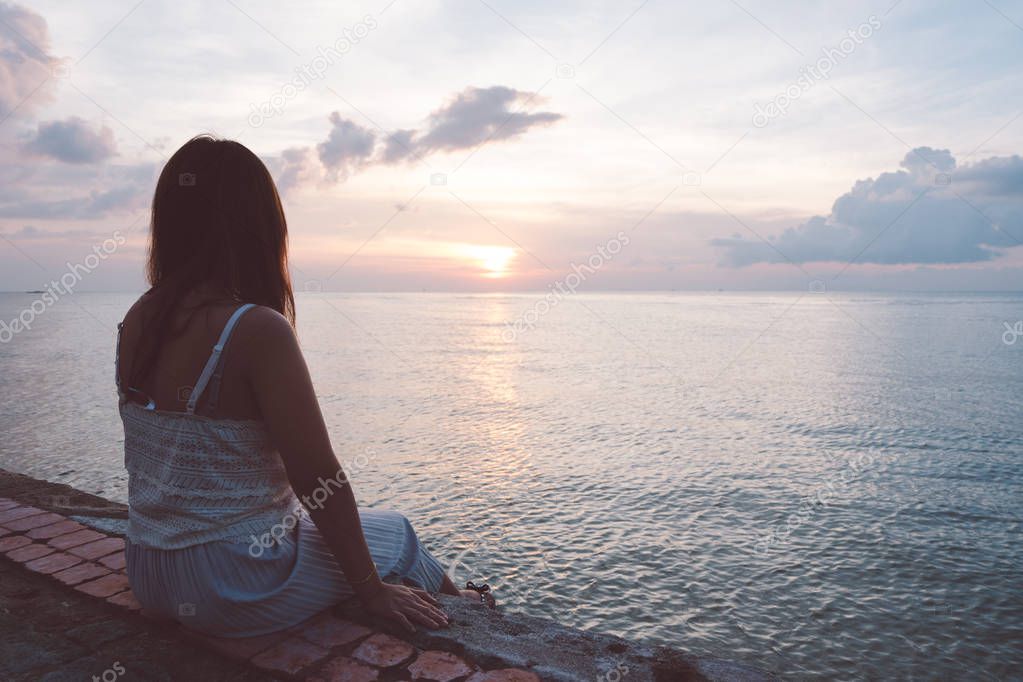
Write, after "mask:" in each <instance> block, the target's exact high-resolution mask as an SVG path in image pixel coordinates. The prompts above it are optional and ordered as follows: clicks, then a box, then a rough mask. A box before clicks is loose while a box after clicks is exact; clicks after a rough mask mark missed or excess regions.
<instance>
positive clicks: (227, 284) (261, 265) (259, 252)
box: [130, 135, 295, 386]
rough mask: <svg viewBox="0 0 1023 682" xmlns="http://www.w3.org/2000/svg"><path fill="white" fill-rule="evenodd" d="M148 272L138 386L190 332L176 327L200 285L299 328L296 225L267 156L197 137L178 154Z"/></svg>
mask: <svg viewBox="0 0 1023 682" xmlns="http://www.w3.org/2000/svg"><path fill="white" fill-rule="evenodd" d="M146 269H147V275H148V279H149V284H150V285H151V288H150V290H149V292H148V297H149V300H150V302H149V304H147V305H146V306H145V310H146V314H145V315H144V316H143V329H144V331H143V334H142V341H141V345H140V346H139V352H137V353H136V354H135V355H136V357H137V358H138V362H133V363H132V370H131V381H132V383H131V384H130V385H132V386H140V385H141V384H142V382H143V381H144V380H145V379H146V378H147V377H148V376H149V374H150V373H151V371H152V369H153V366H154V365H155V363H156V360H157V358H158V357H159V353H160V348H161V347H162V345H163V343H164V341H165V340H166V339H167V338H169V337H170V336H172V335H174V334H175V333H178V332H180V331H181V330H182V329H183V326H179V327H178V328H177V329H175V328H173V327H172V323H173V320H174V317H175V312H176V311H177V310H178V308H179V306H180V305H181V302H182V300H183V299H184V297H185V295H186V294H188V293H189V292H190V291H192V290H194V289H196V288H197V287H199V286H203V287H206V288H207V289H210V290H213V291H216V292H220V293H221V294H222V297H223V298H225V299H234V300H236V301H239V302H245V303H257V304H259V305H264V306H267V307H269V308H273V309H274V310H276V311H277V312H279V313H280V314H281V315H284V316H285V317H286V318H288V320H289V321H290V322H291V324H292V325H294V324H295V297H294V294H293V293H292V290H291V278H290V276H289V275H288V223H287V221H286V220H285V218H284V209H283V208H282V207H281V199H280V196H279V195H278V194H277V187H276V186H275V185H274V181H273V177H271V175H270V172H269V171H268V170H267V168H266V166H265V165H263V162H262V161H260V160H259V157H258V156H256V155H255V154H253V153H252V152H251V151H249V150H248V149H247V148H246V147H245V146H244V145H241V144H239V143H237V142H234V141H233V140H220V139H217V138H215V137H213V136H211V135H199V136H196V137H193V138H192V139H191V140H189V141H188V142H186V143H185V144H184V145H183V146H182V147H181V149H179V150H178V151H176V152H174V155H173V156H172V157H171V158H170V160H169V161H167V165H166V166H164V167H163V172H161V173H160V179H159V181H157V183H156V192H155V193H154V194H153V209H152V218H151V220H150V242H149V259H148V263H147V268H146ZM189 317H190V316H189ZM185 324H187V318H186V322H185Z"/></svg>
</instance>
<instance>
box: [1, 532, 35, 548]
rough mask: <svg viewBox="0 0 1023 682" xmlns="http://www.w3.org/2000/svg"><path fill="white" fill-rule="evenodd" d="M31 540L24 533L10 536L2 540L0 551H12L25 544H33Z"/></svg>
mask: <svg viewBox="0 0 1023 682" xmlns="http://www.w3.org/2000/svg"><path fill="white" fill-rule="evenodd" d="M31 542H32V541H31V540H29V539H28V538H26V537H25V536H24V535H12V536H11V537H9V538H4V539H3V540H0V552H10V551H11V550H12V549H18V548H19V547H24V546H25V545H28V544H31Z"/></svg>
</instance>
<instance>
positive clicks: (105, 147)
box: [24, 116, 117, 163]
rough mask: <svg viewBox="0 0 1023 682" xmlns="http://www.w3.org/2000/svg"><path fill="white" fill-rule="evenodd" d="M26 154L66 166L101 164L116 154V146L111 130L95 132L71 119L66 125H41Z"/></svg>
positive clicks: (84, 124)
mask: <svg viewBox="0 0 1023 682" xmlns="http://www.w3.org/2000/svg"><path fill="white" fill-rule="evenodd" d="M24 150H25V151H26V152H28V153H29V154H32V155H35V156H45V157H48V158H51V159H56V160H58V161H63V162H65V163H99V162H101V161H106V160H107V159H109V158H110V157H112V156H115V155H116V154H117V144H116V143H115V142H114V133H113V131H112V130H110V128H107V127H106V126H102V127H101V128H99V129H98V130H94V129H93V128H92V127H90V126H89V124H88V123H86V122H85V121H84V120H82V119H80V118H78V117H77V116H72V117H71V118H69V119H67V120H66V121H47V122H44V123H40V124H39V129H38V130H37V131H36V133H35V135H34V136H33V137H32V139H30V140H29V141H28V142H27V143H26V144H25V146H24Z"/></svg>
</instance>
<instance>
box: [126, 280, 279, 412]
mask: <svg viewBox="0 0 1023 682" xmlns="http://www.w3.org/2000/svg"><path fill="white" fill-rule="evenodd" d="M205 298H206V300H205V301H204V298H203V297H200V296H199V295H198V294H190V295H189V296H188V297H187V298H186V300H184V301H183V302H182V304H181V305H180V306H179V307H178V308H176V309H175V310H174V314H173V319H172V321H171V325H170V326H171V328H172V329H174V330H175V331H176V333H174V334H173V335H171V336H169V337H168V338H164V339H162V340H161V341H162V342H161V343H160V344H159V346H160V347H159V352H158V354H157V355H156V357H155V358H154V361H153V363H152V368H151V370H150V371H149V372H147V373H146V374H147V375H146V376H144V377H141V378H135V379H133V375H135V374H136V372H133V369H134V368H135V367H136V363H137V362H138V363H141V361H142V358H141V356H142V355H143V352H142V351H143V348H142V344H143V343H153V342H154V341H155V339H152V338H148V336H147V332H148V330H149V329H150V328H151V327H152V324H151V322H150V321H151V319H152V314H153V310H152V308H153V307H155V305H154V304H155V300H154V298H153V296H152V295H151V294H146V295H144V296H142V297H141V298H140V299H139V300H138V301H137V302H136V303H135V305H134V306H132V308H131V310H129V311H128V314H127V315H125V318H124V322H123V328H122V330H121V341H120V350H119V357H120V360H119V366H118V377H119V379H120V383H121V385H122V386H123V387H125V389H128V388H131V389H136V390H137V391H138V392H135V391H132V392H129V395H128V399H129V400H132V401H135V402H140V403H142V404H144V403H145V402H146V398H149V399H152V400H153V402H154V403H155V404H156V407H157V409H159V410H161V411H165V412H185V411H186V408H187V404H188V399H189V396H190V395H191V391H192V389H193V388H194V387H195V384H196V381H197V380H198V378H199V375H200V374H201V372H202V369H203V367H204V365H205V364H206V362H207V361H208V359H209V357H210V353H211V351H212V349H213V346H214V345H215V344H216V343H217V339H218V338H219V337H220V334H221V332H222V331H223V329H224V327H225V325H226V324H227V322H228V320H229V319H230V318H231V315H233V314H234V312H235V311H236V310H237V309H238V306H239V305H240V304H239V303H238V302H237V301H229V300H223V299H219V300H217V299H213V300H210V298H209V297H205ZM273 315H275V313H274V311H271V310H265V309H260V308H258V307H257V308H254V309H252V310H250V311H248V312H246V314H245V315H243V316H242V317H241V318H239V319H238V321H237V324H236V326H235V328H234V329H233V331H232V333H231V338H232V343H231V352H230V353H225V355H224V374H223V378H222V381H221V386H220V395H219V399H218V402H217V406H216V412H217V413H216V414H208V416H211V417H220V418H224V419H252V420H258V419H260V414H259V409H258V406H257V404H256V401H255V398H254V397H253V395H252V390H251V388H250V386H249V385H248V382H247V381H246V380H245V376H246V371H247V369H248V368H249V367H251V363H252V362H253V361H254V360H255V361H258V360H259V358H258V357H257V356H258V351H259V344H258V343H256V342H255V341H256V339H257V338H258V328H259V327H260V324H261V321H265V318H266V317H268V316H273ZM143 396H145V397H143ZM205 407H207V404H206V400H205V399H203V400H200V402H199V404H198V411H199V412H200V413H208V410H204V409H203V408H205Z"/></svg>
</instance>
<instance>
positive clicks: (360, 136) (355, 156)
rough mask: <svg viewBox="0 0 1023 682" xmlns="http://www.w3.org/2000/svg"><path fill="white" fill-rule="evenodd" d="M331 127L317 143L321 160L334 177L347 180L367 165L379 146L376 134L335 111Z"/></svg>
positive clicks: (329, 174) (331, 119)
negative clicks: (324, 137)
mask: <svg viewBox="0 0 1023 682" xmlns="http://www.w3.org/2000/svg"><path fill="white" fill-rule="evenodd" d="M330 123H331V130H330V134H329V135H327V139H326V140H325V141H324V142H321V143H320V144H318V145H316V151H317V152H318V154H319V157H320V163H322V164H323V166H324V168H326V169H327V177H328V178H330V179H331V180H337V179H340V180H345V179H347V178H348V176H349V175H350V174H351V173H353V172H355V171H356V170H358V169H360V168H361V167H362V166H364V165H366V163H367V162H368V161H369V159H370V157H371V156H372V155H373V148H374V147H375V146H376V133H374V132H373V131H372V130H370V129H368V128H363V127H362V126H360V125H358V124H357V123H355V122H353V121H350V120H348V119H345V118H341V114H339V113H338V112H336V111H335V112H333V113H332V114H331V115H330Z"/></svg>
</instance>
